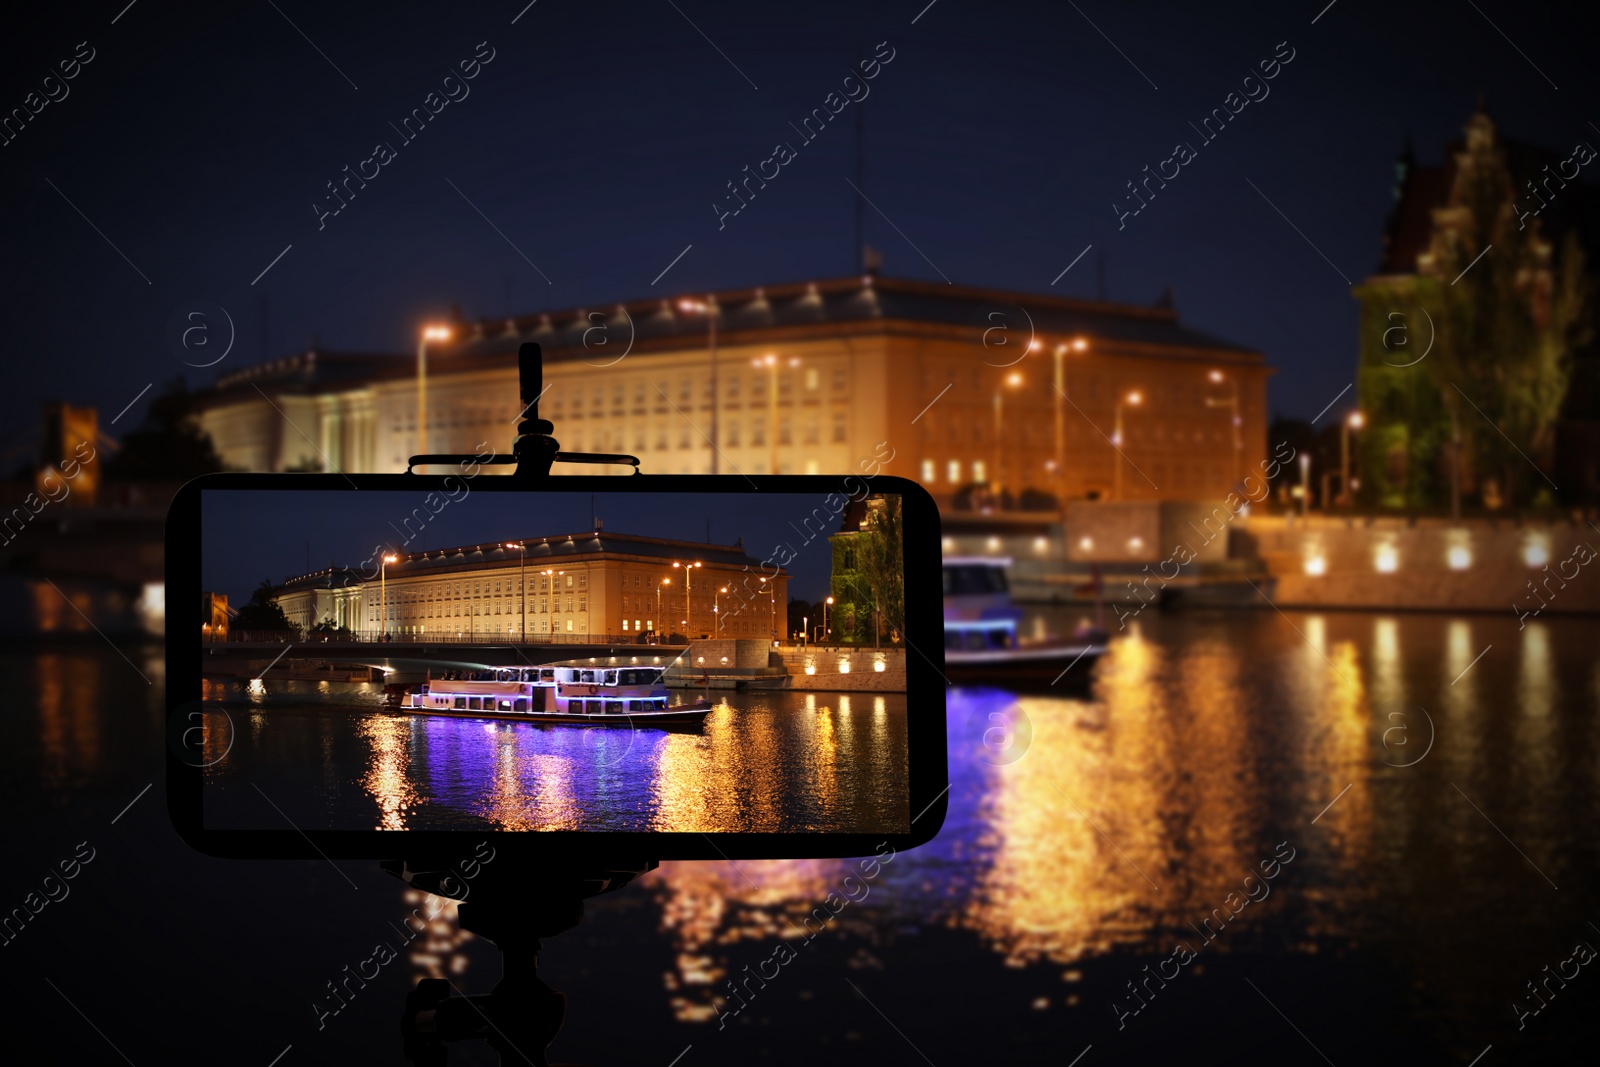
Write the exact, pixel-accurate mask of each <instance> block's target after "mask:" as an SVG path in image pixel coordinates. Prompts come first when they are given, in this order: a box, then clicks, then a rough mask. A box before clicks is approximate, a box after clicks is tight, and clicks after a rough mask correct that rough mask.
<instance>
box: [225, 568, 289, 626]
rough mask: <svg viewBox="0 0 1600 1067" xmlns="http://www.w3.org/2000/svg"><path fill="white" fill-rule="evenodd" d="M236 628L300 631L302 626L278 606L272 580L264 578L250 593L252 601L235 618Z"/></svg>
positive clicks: (234, 624)
mask: <svg viewBox="0 0 1600 1067" xmlns="http://www.w3.org/2000/svg"><path fill="white" fill-rule="evenodd" d="M233 628H234V629H235V630H258V631H269V630H270V631H275V632H281V631H289V632H291V633H299V632H300V628H299V627H298V626H296V625H295V624H294V623H292V622H290V621H289V617H288V616H287V615H285V614H284V613H283V608H281V607H279V606H278V602H277V600H275V599H274V589H273V585H272V583H271V582H270V581H268V580H266V579H265V578H263V579H262V580H261V584H260V585H258V586H256V589H255V592H253V593H251V594H250V602H249V603H247V604H246V605H245V606H244V607H242V608H240V609H239V614H238V617H236V618H235V619H234V620H233Z"/></svg>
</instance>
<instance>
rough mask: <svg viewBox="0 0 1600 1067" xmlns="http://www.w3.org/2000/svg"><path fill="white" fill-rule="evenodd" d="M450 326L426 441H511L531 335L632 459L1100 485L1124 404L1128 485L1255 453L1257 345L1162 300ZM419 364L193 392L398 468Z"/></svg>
mask: <svg viewBox="0 0 1600 1067" xmlns="http://www.w3.org/2000/svg"><path fill="white" fill-rule="evenodd" d="M708 314H711V315H714V316H715V319H716V322H715V326H716V341H715V348H714V351H715V353H716V358H715V364H714V365H713V362H712V358H711V353H712V351H713V347H712V344H711V336H710V331H709V330H708V325H709V324H708V322H707V317H708ZM450 338H451V339H448V340H446V339H439V340H435V341H433V342H432V343H430V344H429V345H428V347H427V378H426V383H427V384H426V396H427V401H426V408H425V412H426V423H425V426H424V430H425V433H424V434H423V435H422V436H423V439H424V440H425V442H426V446H427V450H428V451H430V452H436V453H437V452H452V453H468V452H475V451H478V450H480V447H481V446H484V445H486V446H487V447H488V448H489V449H492V450H494V451H498V452H509V451H510V450H511V439H512V435H513V434H514V433H515V432H516V422H517V418H518V416H519V414H520V410H521V405H520V403H519V400H518V389H517V370H516V355H517V349H518V347H519V346H520V345H521V344H522V343H523V342H525V341H536V342H538V343H539V344H540V345H541V346H542V347H543V350H544V357H545V382H546V385H547V386H548V391H547V392H546V394H545V397H544V399H543V400H541V401H540V414H541V415H542V416H543V417H546V418H549V419H551V420H552V421H553V422H554V423H555V426H556V436H557V438H558V439H559V440H560V442H561V445H562V448H563V449H565V450H567V451H571V452H580V451H589V452H620V453H627V454H631V455H635V456H638V457H639V458H640V459H641V460H642V461H643V465H644V470H645V471H646V472H647V473H662V474H673V473H709V472H712V471H713V470H715V471H716V472H718V473H723V474H731V473H735V472H742V473H746V474H759V473H768V472H771V471H773V470H774V469H775V470H776V471H777V472H779V473H791V474H808V473H809V474H817V473H831V474H845V473H861V472H863V470H865V471H866V472H867V473H877V472H878V471H879V470H881V471H884V472H887V473H891V474H899V475H904V476H906V477H909V478H913V479H916V480H919V481H921V482H922V483H923V484H924V485H926V486H927V487H928V488H929V489H930V490H932V491H933V492H934V493H935V494H936V495H937V496H939V497H941V498H942V500H948V499H949V498H952V497H954V496H955V495H956V494H957V493H959V492H961V491H963V490H964V489H965V490H967V491H968V492H970V489H967V487H970V486H972V485H974V484H987V485H989V486H990V487H991V488H998V489H1001V490H1003V491H1004V492H1005V493H1006V494H1007V495H1009V496H1010V497H1011V498H1012V499H1013V500H1015V501H1017V502H1021V498H1022V497H1023V495H1024V494H1026V493H1027V491H1028V490H1034V491H1035V493H1036V494H1038V493H1046V494H1052V495H1058V496H1063V497H1065V498H1067V499H1080V498H1086V497H1093V498H1105V497H1108V496H1110V495H1111V494H1112V493H1113V492H1114V489H1115V487H1116V485H1117V484H1118V481H1119V479H1118V477H1117V470H1118V464H1117V463H1116V462H1115V461H1116V459H1117V451H1116V449H1115V448H1114V447H1113V445H1112V437H1113V432H1114V430H1115V429H1116V428H1117V424H1118V423H1119V422H1120V425H1121V437H1122V438H1123V440H1122V441H1121V443H1120V449H1121V451H1122V453H1123V454H1124V455H1125V456H1126V457H1127V459H1126V461H1125V463H1124V464H1123V465H1124V466H1125V467H1126V469H1125V470H1123V471H1122V476H1121V479H1120V482H1121V486H1122V496H1123V498H1124V499H1141V500H1153V499H1162V500H1210V499H1217V498H1220V497H1222V496H1225V495H1226V493H1227V492H1228V490H1229V488H1230V487H1231V486H1232V485H1233V483H1235V482H1236V481H1238V480H1239V479H1240V478H1241V477H1243V475H1244V473H1246V472H1248V471H1250V470H1253V469H1255V466H1256V464H1257V463H1258V461H1259V460H1260V459H1261V458H1262V457H1263V456H1264V454H1265V442H1266V414H1267V408H1266V379H1267V375H1268V374H1269V373H1270V370H1269V368H1268V367H1267V366H1266V365H1265V363H1264V361H1263V359H1262V357H1261V354H1260V353H1258V352H1253V351H1250V350H1247V349H1244V348H1242V347H1239V346H1237V345H1232V344H1229V343H1227V342H1224V341H1220V340H1218V339H1216V338H1213V337H1210V336H1207V335H1205V334H1202V333H1199V332H1196V331H1194V330H1191V329H1189V328H1188V327H1186V326H1183V325H1182V324H1180V323H1179V321H1178V316H1177V312H1176V311H1175V310H1174V309H1173V308H1172V307H1171V306H1170V301H1169V302H1167V304H1165V305H1163V306H1155V307H1147V306H1134V305H1128V304H1114V303H1108V302H1104V301H1094V300H1083V299H1078V298H1071V297H1062V296H1053V295H1041V294H1033V293H1017V292H1002V291H997V290H989V289H979V288H973V287H967V286H953V285H940V284H934V283H928V282H920V281H908V280H902V279H891V278H882V277H875V276H871V275H868V276H864V277H849V278H840V279H833V280H830V281H824V282H816V283H800V284H793V285H777V286H768V287H765V288H755V289H744V290H737V291H728V292H722V293H716V294H702V296H701V297H700V298H697V299H696V300H693V301H691V300H686V299H685V300H679V299H677V298H655V299H651V300H640V301H633V302H631V303H627V304H618V305H609V306H606V307H599V308H575V309H570V310H566V311H560V312H551V313H548V314H543V315H536V316H522V317H517V318H513V319H509V320H507V319H500V320H494V321H487V322H479V323H477V324H475V325H468V324H458V325H457V326H456V327H454V328H452V329H451V330H450ZM419 363H420V361H419V360H416V359H414V358H413V357H412V356H410V355H400V354H394V355H374V354H366V355H357V354H337V353H326V352H321V351H309V352H305V353H302V354H299V355H296V356H292V357H289V358H286V359H280V360H276V361H274V362H271V363H267V364H263V365H260V366H256V367H251V368H246V369H244V370H240V371H237V372H234V373H232V374H226V375H223V376H222V377H221V378H219V379H218V381H217V385H216V388H215V389H214V390H212V391H211V392H210V393H208V394H205V395H204V396H203V397H202V400H201V412H200V423H201V425H202V427H203V428H204V429H205V431H206V432H207V433H208V434H209V435H210V436H211V439H212V442H213V443H214V444H215V446H216V449H217V451H218V453H219V454H220V455H221V457H222V459H223V462H224V463H225V464H227V465H228V466H230V467H234V468H241V469H246V470H261V471H281V470H290V469H302V470H303V469H329V470H333V469H337V470H341V471H344V472H347V473H354V472H375V471H399V470H403V469H404V468H405V464H406V461H407V459H408V458H409V457H410V456H411V455H413V454H415V453H417V452H418V451H419V449H418V445H419V433H418V426H417V412H418V406H419V405H418V396H419V389H418V379H417V371H418V366H419ZM713 367H714V370H713ZM713 382H715V386H714V388H715V393H716V395H715V397H713V395H712V391H713ZM1058 384H1059V385H1060V386H1061V388H1060V389H1058V388H1057V385H1058ZM1130 397H1137V399H1136V400H1131V401H1130V399H1129V398H1130ZM713 400H715V407H713ZM269 401H270V402H269ZM1119 415H1120V419H1119ZM713 441H715V442H716V444H715V448H713V444H712V442H713ZM880 446H881V447H880ZM1058 460H1059V461H1058ZM559 469H560V468H559V466H558V470H559ZM587 470H588V471H589V472H593V471H594V470H595V468H587ZM624 470H625V468H618V472H619V473H621V472H623V471H624Z"/></svg>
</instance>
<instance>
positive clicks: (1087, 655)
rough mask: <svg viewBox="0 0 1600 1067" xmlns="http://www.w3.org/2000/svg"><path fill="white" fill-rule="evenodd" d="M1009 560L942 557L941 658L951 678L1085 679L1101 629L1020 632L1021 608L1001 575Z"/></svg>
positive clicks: (1100, 643) (1099, 646)
mask: <svg viewBox="0 0 1600 1067" xmlns="http://www.w3.org/2000/svg"><path fill="white" fill-rule="evenodd" d="M1009 562H1010V561H1009V560H1006V559H996V558H988V557H952V558H947V559H946V560H945V561H944V664H945V675H946V677H947V678H949V680H950V681H951V682H955V683H960V682H992V683H999V684H1004V683H1008V682H1009V683H1039V682H1044V683H1046V684H1050V685H1063V686H1065V685H1079V686H1081V685H1084V684H1087V682H1088V680H1089V677H1090V673H1091V671H1092V670H1093V668H1094V665H1095V662H1096V661H1097V660H1099V658H1100V657H1101V656H1102V655H1104V653H1105V643H1106V639H1107V635H1106V633H1105V631H1104V630H1101V629H1098V628H1096V627H1092V626H1086V627H1081V628H1079V630H1078V631H1077V632H1076V633H1074V634H1073V635H1072V636H1070V637H1060V636H1055V635H1051V636H1047V637H1042V638H1035V639H1028V638H1024V637H1022V636H1021V635H1020V633H1019V629H1018V623H1019V622H1020V621H1021V619H1022V610H1021V609H1020V608H1018V607H1017V606H1016V604H1014V603H1013V602H1012V600H1011V590H1010V586H1009V585H1008V583H1007V581H1006V566H1007V565H1008V564H1009Z"/></svg>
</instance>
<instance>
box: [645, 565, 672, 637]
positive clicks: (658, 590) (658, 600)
mask: <svg viewBox="0 0 1600 1067" xmlns="http://www.w3.org/2000/svg"><path fill="white" fill-rule="evenodd" d="M671 584H672V579H671V578H663V579H661V580H660V581H659V582H657V583H656V617H655V618H654V619H653V620H652V621H651V624H650V629H651V630H654V631H655V637H656V643H657V644H660V643H661V631H660V630H657V629H656V627H657V626H658V625H660V623H661V587H662V586H664V585H671Z"/></svg>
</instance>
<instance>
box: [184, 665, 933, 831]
mask: <svg viewBox="0 0 1600 1067" xmlns="http://www.w3.org/2000/svg"><path fill="white" fill-rule="evenodd" d="M205 692H206V696H207V697H208V698H210V699H211V700H213V701H218V703H214V704H211V705H208V708H207V712H206V714H207V717H208V723H209V725H210V726H211V727H212V729H210V730H209V731H208V736H228V735H230V733H231V735H232V736H233V738H234V741H233V746H232V749H231V750H230V751H229V752H228V756H227V759H225V760H221V761H219V762H216V763H214V764H213V765H211V766H208V767H206V769H205V774H206V794H205V796H206V800H205V819H206V822H207V824H208V825H211V826H216V827H230V826H232V827H245V828H248V827H252V826H263V825H270V824H271V823H272V820H273V817H274V816H276V817H278V818H283V817H288V818H290V819H292V820H293V821H294V823H295V824H296V825H298V826H301V827H319V828H325V829H382V830H406V829H424V828H439V829H490V828H493V829H506V830H607V829H609V830H641V831H642V830H657V831H672V832H679V833H686V832H687V833H693V832H708V833H716V832H731V831H745V832H751V831H759V832H789V833H794V832H851V831H854V832H874V831H884V832H891V831H894V830H897V829H902V828H904V826H905V825H906V824H907V821H908V820H909V819H910V815H911V813H910V811H909V810H908V807H909V805H908V802H907V799H906V796H905V776H906V741H905V720H906V700H905V696H904V694H898V693H890V694H883V695H874V694H856V695H849V694H839V693H821V694H818V693H799V692H788V691H775V692H752V693H731V694H727V695H725V696H723V697H722V698H721V701H720V703H719V704H718V706H717V707H715V708H714V709H713V710H712V712H711V713H710V715H708V716H707V717H706V720H705V723H704V726H703V727H702V728H700V729H688V730H662V729H655V728H650V727H648V726H647V725H645V724H643V723H641V724H639V725H638V726H637V727H633V726H630V725H627V724H626V723H627V721H626V720H625V719H624V720H620V721H619V723H618V724H617V725H615V726H608V727H603V728H602V727H584V726H562V725H548V724H533V723H518V722H509V721H503V720H494V721H489V720H481V719H470V718H459V719H457V718H444V717H429V716H409V715H403V714H396V713H390V712H384V711H379V710H374V707H375V702H376V700H377V699H378V696H379V694H378V693H377V692H376V691H375V690H374V688H373V687H371V686H368V685H365V684H361V685H352V686H348V687H340V686H338V685H336V684H335V683H328V682H295V681H284V682H274V681H272V680H270V679H269V680H267V681H266V682H265V683H259V684H258V683H248V684H240V683H236V682H235V683H218V682H214V681H213V682H208V683H207V686H206V690H205ZM225 717H226V718H225ZM228 719H234V720H236V721H235V722H234V726H235V729H234V730H233V731H229V730H228V728H227V720H228ZM238 719H247V720H248V728H247V729H239V728H238V725H239V724H238V722H237V720H238ZM252 787H254V788H252ZM256 788H259V790H261V791H263V792H265V793H266V795H267V796H269V797H272V798H274V801H275V803H277V804H278V805H279V806H280V807H281V808H282V813H281V814H279V813H277V812H274V811H272V810H271V809H270V808H268V807H266V806H264V805H262V804H261V803H260V800H259V796H257V795H254V794H255V789H256Z"/></svg>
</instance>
